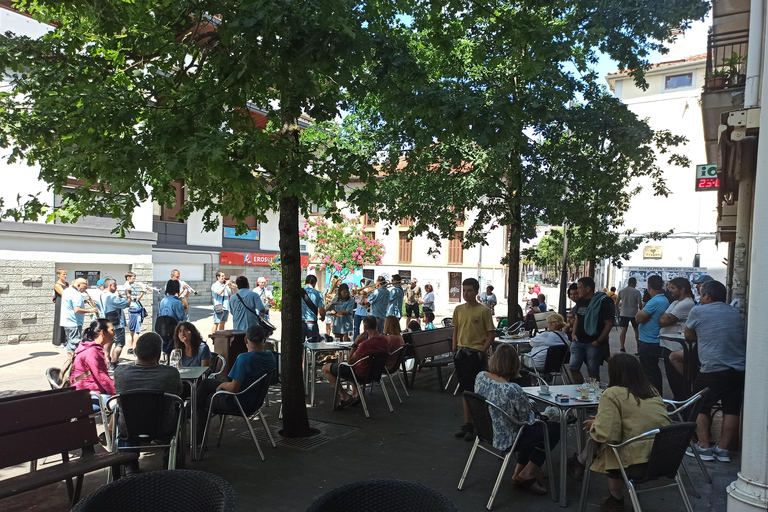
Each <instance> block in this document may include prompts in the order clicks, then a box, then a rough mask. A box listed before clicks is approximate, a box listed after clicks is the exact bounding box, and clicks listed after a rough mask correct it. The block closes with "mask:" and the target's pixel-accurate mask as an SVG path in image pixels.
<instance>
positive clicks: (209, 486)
mask: <svg viewBox="0 0 768 512" xmlns="http://www.w3.org/2000/svg"><path fill="white" fill-rule="evenodd" d="M104 510H109V511H111V512H134V511H136V510H185V511H189V512H234V510H235V491H234V490H233V489H232V486H231V485H229V483H227V482H226V481H225V480H224V479H222V478H220V477H218V476H216V475H212V474H210V473H204V472H202V471H189V470H181V469H176V470H171V471H153V472H151V473H144V474H141V475H134V476H131V477H130V478H121V479H120V480H117V481H115V482H112V483H111V484H109V485H105V486H103V487H101V488H99V489H97V490H95V491H94V492H92V493H91V494H89V495H88V496H86V497H85V498H83V499H82V500H81V501H80V502H79V503H78V504H77V505H76V506H75V508H73V509H72V511H73V512H92V511H93V512H102V511H104Z"/></svg>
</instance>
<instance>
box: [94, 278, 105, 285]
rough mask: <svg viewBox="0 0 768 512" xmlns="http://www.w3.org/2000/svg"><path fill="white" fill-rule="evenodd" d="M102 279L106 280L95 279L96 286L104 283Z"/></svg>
mask: <svg viewBox="0 0 768 512" xmlns="http://www.w3.org/2000/svg"><path fill="white" fill-rule="evenodd" d="M104 281H106V279H99V280H98V281H96V286H101V285H103V284H104Z"/></svg>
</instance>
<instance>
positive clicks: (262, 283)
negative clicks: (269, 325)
mask: <svg viewBox="0 0 768 512" xmlns="http://www.w3.org/2000/svg"><path fill="white" fill-rule="evenodd" d="M267 283H269V280H268V279H267V278H266V277H260V278H259V279H258V280H257V281H256V284H257V286H256V288H255V289H254V290H253V291H254V292H256V294H257V295H258V296H259V299H260V300H261V304H262V306H264V307H263V308H262V309H261V310H260V311H259V315H261V317H262V318H263V319H264V320H266V321H267V322H269V305H270V302H271V301H272V292H271V291H269V290H267Z"/></svg>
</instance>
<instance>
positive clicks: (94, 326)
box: [83, 318, 111, 341]
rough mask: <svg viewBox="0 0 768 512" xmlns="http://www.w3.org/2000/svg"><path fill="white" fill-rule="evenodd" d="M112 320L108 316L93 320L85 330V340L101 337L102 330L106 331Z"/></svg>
mask: <svg viewBox="0 0 768 512" xmlns="http://www.w3.org/2000/svg"><path fill="white" fill-rule="evenodd" d="M110 323H111V322H110V321H109V320H107V319H106V318H97V319H96V320H93V321H92V322H91V325H89V326H88V327H86V329H85V330H84V331H83V341H93V340H95V339H96V338H98V337H99V334H101V331H106V330H107V329H108V328H109V325H110Z"/></svg>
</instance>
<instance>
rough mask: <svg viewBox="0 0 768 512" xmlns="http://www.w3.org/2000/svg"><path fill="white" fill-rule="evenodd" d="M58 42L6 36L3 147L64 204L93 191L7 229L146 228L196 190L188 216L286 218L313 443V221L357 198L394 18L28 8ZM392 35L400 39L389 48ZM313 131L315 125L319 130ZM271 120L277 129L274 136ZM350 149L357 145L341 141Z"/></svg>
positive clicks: (322, 4) (288, 325) (293, 324)
mask: <svg viewBox="0 0 768 512" xmlns="http://www.w3.org/2000/svg"><path fill="white" fill-rule="evenodd" d="M17 6H18V7H19V8H20V9H23V10H27V11H28V12H30V13H32V14H33V15H34V16H35V17H36V18H37V19H38V20H43V21H46V22H53V23H54V30H53V31H52V32H50V33H49V34H47V35H46V36H43V37H42V38H40V39H38V40H33V39H29V38H26V37H18V36H14V35H10V34H7V35H6V36H5V37H0V69H4V70H8V72H9V82H10V85H11V88H10V90H9V91H6V92H2V93H0V126H1V127H2V128H1V129H0V130H1V131H0V146H2V147H4V148H11V155H10V159H9V160H10V161H11V162H13V161H16V160H19V159H25V160H27V161H28V162H29V163H30V164H37V165H39V166H40V169H41V170H40V174H39V178H40V179H41V180H44V181H45V182H47V183H49V184H51V187H52V188H53V190H54V191H55V192H56V193H61V192H62V191H63V187H64V185H65V184H66V182H67V179H68V178H69V177H72V178H75V179H77V180H81V181H82V182H83V183H84V184H85V186H84V187H82V188H80V189H78V190H77V191H76V193H75V194H73V195H71V196H69V197H67V198H66V199H65V200H64V202H63V204H62V205H61V207H60V208H58V209H57V210H55V211H51V210H50V209H49V208H50V205H45V204H42V203H41V202H40V201H39V199H38V198H29V199H25V200H23V202H22V204H21V205H20V206H18V207H15V208H11V207H6V209H5V210H4V211H3V212H2V215H3V217H13V218H16V219H18V220H22V219H35V218H37V217H39V216H40V215H47V216H48V219H49V220H50V219H53V218H57V219H60V220H62V221H65V222H68V221H74V220H75V219H77V218H79V217H80V216H83V215H110V216H112V217H113V218H114V219H115V221H116V225H117V227H116V230H117V232H118V233H120V234H124V233H125V231H126V230H128V229H131V228H132V227H133V223H132V213H133V210H134V209H135V208H136V207H137V206H138V205H139V204H140V203H141V202H144V201H147V200H149V199H150V198H152V199H154V200H156V201H157V202H159V203H160V204H162V205H166V206H173V205H174V203H175V190H174V188H173V187H172V185H171V183H172V182H174V181H175V180H183V183H184V190H185V193H186V194H185V195H186V199H185V202H184V204H183V206H182V207H181V210H180V211H179V216H180V217H181V218H187V217H188V216H189V215H190V214H191V213H192V212H193V211H203V212H204V217H203V218H204V223H205V227H206V229H214V228H216V227H217V225H218V223H219V218H220V216H223V215H226V216H230V217H234V218H235V219H238V229H240V230H244V229H246V226H245V224H244V223H243V221H244V220H245V219H246V218H248V217H249V216H255V217H256V218H257V219H259V220H262V221H263V220H265V219H266V214H267V213H268V212H269V211H270V210H274V209H278V210H279V212H280V217H279V232H280V253H281V260H282V270H283V286H284V288H283V289H284V295H283V308H282V311H283V318H284V322H283V330H282V347H283V351H282V358H283V360H282V372H283V373H282V388H283V395H282V397H283V416H284V434H285V435H286V436H289V437H294V436H306V435H309V434H310V429H309V424H308V420H307V412H306V405H305V398H304V386H303V375H302V368H301V361H302V346H301V339H302V334H301V323H300V314H301V311H300V308H301V305H300V300H301V299H300V295H299V293H300V289H301V268H300V258H299V213H300V212H303V213H304V214H305V215H306V214H308V213H309V212H308V208H309V206H310V203H316V204H331V203H332V202H333V201H336V200H341V199H344V196H345V191H344V185H345V183H346V182H347V181H348V180H349V178H350V176H351V175H352V173H351V171H350V169H354V170H355V176H356V177H357V178H359V179H360V180H362V181H366V180H367V178H368V174H369V171H370V170H371V166H370V162H368V161H366V160H359V159H358V155H357V153H356V152H355V151H353V150H352V149H351V148H350V147H349V146H346V145H344V144H343V143H339V141H338V140H335V139H334V133H335V131H334V127H333V126H332V125H330V126H329V125H328V124H327V123H328V122H330V121H332V120H333V119H335V118H336V116H338V115H339V114H340V108H341V107H343V106H344V102H345V101H347V100H348V98H347V95H348V94H349V93H350V92H351V91H354V90H356V88H357V87H358V85H359V79H358V78H359V76H360V75H361V74H363V73H364V72H365V70H366V69H368V68H369V67H370V65H369V64H370V63H374V64H373V65H376V64H377V63H379V62H382V61H384V60H392V59H393V57H391V56H390V53H396V52H397V51H399V50H397V48H396V45H394V44H393V43H391V42H390V41H391V40H392V37H393V36H392V33H393V29H392V27H394V26H396V25H397V22H396V19H395V15H396V11H395V9H394V7H393V5H390V4H388V3H386V2H385V1H383V0H382V1H375V0H371V1H369V2H359V1H357V0H355V1H345V0H319V1H317V2H283V1H276V0H273V1H268V0H261V1H259V0H237V1H233V0H219V1H216V2H212V1H206V0H202V1H194V2H193V1H190V0H153V1H148V0H134V1H132V2H124V1H122V0H103V1H100V2H86V1H74V2H64V3H62V2H57V1H53V0H30V1H20V2H18V3H17ZM385 36H388V37H389V38H388V39H387V37H385ZM312 120H314V122H313V123H310V124H309V126H307V127H306V128H303V126H305V125H306V122H309V121H312ZM264 121H266V126H265V123H264ZM341 142H343V141H341Z"/></svg>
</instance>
